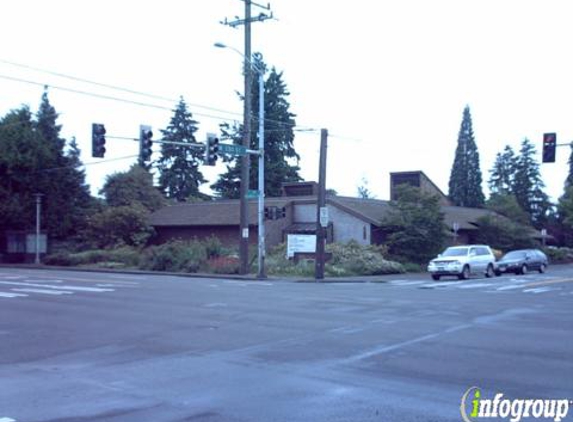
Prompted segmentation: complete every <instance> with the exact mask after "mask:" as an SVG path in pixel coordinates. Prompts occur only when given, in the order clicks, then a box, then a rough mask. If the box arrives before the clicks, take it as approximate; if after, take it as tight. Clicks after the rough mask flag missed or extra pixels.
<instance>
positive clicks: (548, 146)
mask: <svg viewBox="0 0 573 422" xmlns="http://www.w3.org/2000/svg"><path fill="white" fill-rule="evenodd" d="M556 146H557V134H556V133H544V134H543V162H544V163H554V162H555V147H556Z"/></svg>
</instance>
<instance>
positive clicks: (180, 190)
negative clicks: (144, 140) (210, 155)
mask: <svg viewBox="0 0 573 422" xmlns="http://www.w3.org/2000/svg"><path fill="white" fill-rule="evenodd" d="M196 131H197V122H196V121H195V120H193V118H192V115H191V113H190V112H189V110H188V108H187V104H186V103H185V101H184V100H183V98H181V100H180V101H179V104H177V107H176V109H175V112H174V114H173V117H172V118H171V122H170V123H169V126H167V128H166V129H165V130H162V131H161V132H162V134H163V140H165V141H171V142H183V143H197V140H196V139H195V132H196ZM203 155H204V150H203V149H201V148H199V149H198V148H189V147H186V146H182V145H171V144H161V157H160V158H159V160H157V169H158V170H159V188H160V189H161V191H162V192H163V193H164V194H165V196H166V197H167V198H170V199H175V200H176V201H178V202H185V201H187V200H189V199H190V198H203V199H206V195H204V194H202V193H201V192H199V186H201V185H202V184H203V183H205V182H206V180H205V178H204V177H203V174H202V173H201V170H200V168H201V167H200V166H201V164H202V163H203V160H202V157H203Z"/></svg>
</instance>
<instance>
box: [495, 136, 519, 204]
mask: <svg viewBox="0 0 573 422" xmlns="http://www.w3.org/2000/svg"><path fill="white" fill-rule="evenodd" d="M516 160H517V158H516V156H515V152H514V151H513V149H512V148H511V147H510V146H509V145H506V147H505V149H504V150H503V153H499V152H498V153H497V155H496V158H495V163H494V164H493V168H492V169H491V170H490V179H489V181H488V185H489V190H490V191H491V193H492V194H508V193H511V192H512V191H513V179H514V177H515V166H516Z"/></svg>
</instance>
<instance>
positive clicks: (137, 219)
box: [87, 204, 153, 248]
mask: <svg viewBox="0 0 573 422" xmlns="http://www.w3.org/2000/svg"><path fill="white" fill-rule="evenodd" d="M148 218H149V211H147V209H145V208H144V207H143V206H142V205H140V204H131V205H129V206H118V207H108V208H106V209H104V210H103V211H101V212H99V213H96V214H94V215H92V216H91V217H90V218H89V223H88V227H87V237H88V238H89V239H91V241H92V242H93V243H94V244H95V245H96V246H97V247H100V248H111V247H117V246H123V245H128V246H141V245H144V244H145V243H146V242H147V240H148V239H149V237H151V235H152V234H153V228H151V226H149V223H148Z"/></svg>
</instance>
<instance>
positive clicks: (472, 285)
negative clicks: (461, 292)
mask: <svg viewBox="0 0 573 422" xmlns="http://www.w3.org/2000/svg"><path fill="white" fill-rule="evenodd" d="M489 286H493V284H491V283H474V284H462V285H461V286H458V289H479V288H480V287H489Z"/></svg>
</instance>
